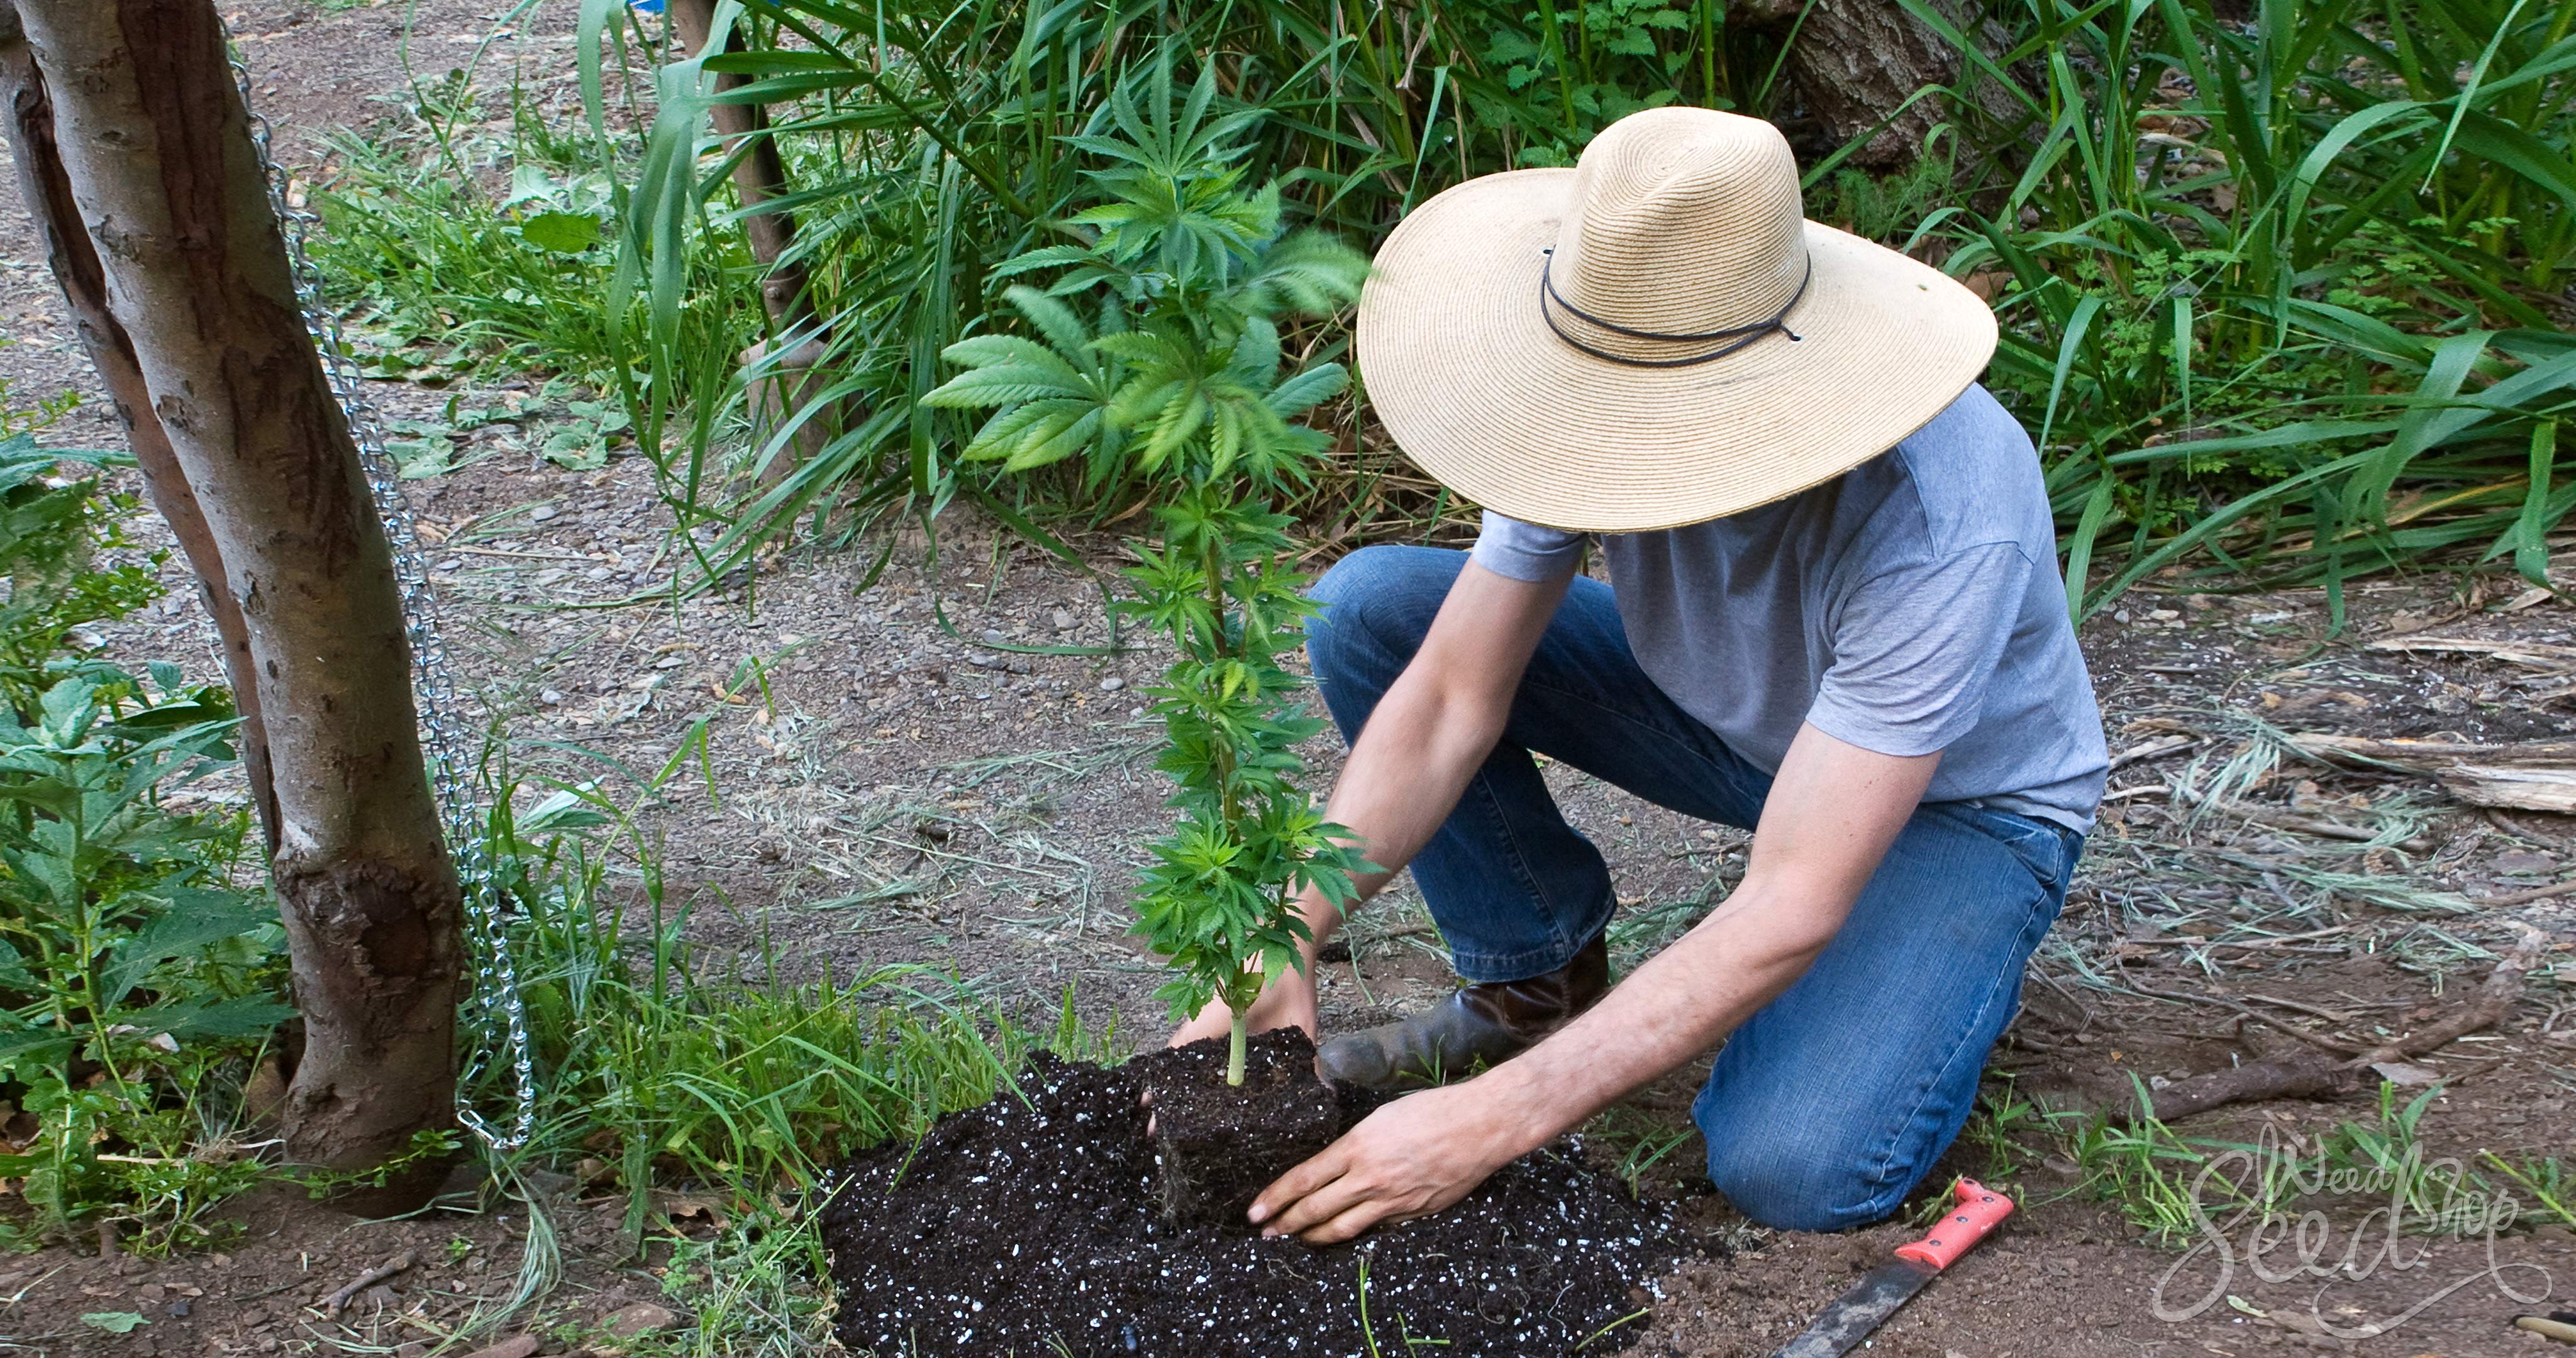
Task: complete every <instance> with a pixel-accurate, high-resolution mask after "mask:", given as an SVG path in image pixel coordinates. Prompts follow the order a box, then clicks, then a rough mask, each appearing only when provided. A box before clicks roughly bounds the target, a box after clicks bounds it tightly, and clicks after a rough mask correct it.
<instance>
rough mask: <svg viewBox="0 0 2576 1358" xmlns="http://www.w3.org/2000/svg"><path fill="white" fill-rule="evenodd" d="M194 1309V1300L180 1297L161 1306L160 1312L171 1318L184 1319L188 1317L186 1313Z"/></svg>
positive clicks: (195, 1306) (195, 1307) (195, 1305)
mask: <svg viewBox="0 0 2576 1358" xmlns="http://www.w3.org/2000/svg"><path fill="white" fill-rule="evenodd" d="M196 1309H197V1304H196V1303H195V1302H192V1301H190V1300H188V1299H187V1298H186V1297H181V1298H179V1299H178V1300H177V1301H174V1302H172V1303H170V1304H169V1305H168V1306H166V1307H164V1308H162V1314H163V1315H166V1316H168V1317H170V1318H171V1319H172V1320H186V1319H187V1318H188V1313H189V1312H191V1311H194V1310H196Z"/></svg>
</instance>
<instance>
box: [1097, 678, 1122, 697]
mask: <svg viewBox="0 0 2576 1358" xmlns="http://www.w3.org/2000/svg"><path fill="white" fill-rule="evenodd" d="M1125 687H1127V681H1126V680H1124V679H1121V678H1119V677H1118V676H1117V675H1114V674H1113V675H1111V676H1109V677H1108V678H1106V679H1103V680H1101V681H1100V691H1101V692H1103V693H1116V692H1117V691H1118V690H1120V689H1122V688H1125Z"/></svg>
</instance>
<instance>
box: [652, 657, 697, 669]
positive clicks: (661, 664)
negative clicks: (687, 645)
mask: <svg viewBox="0 0 2576 1358" xmlns="http://www.w3.org/2000/svg"><path fill="white" fill-rule="evenodd" d="M688 663H689V662H688V658H687V657H685V656H676V655H666V656H664V657H662V658H661V659H659V660H656V661H654V662H653V668H655V669H657V670H676V669H678V668H679V667H681V666H682V665H685V664H688Z"/></svg>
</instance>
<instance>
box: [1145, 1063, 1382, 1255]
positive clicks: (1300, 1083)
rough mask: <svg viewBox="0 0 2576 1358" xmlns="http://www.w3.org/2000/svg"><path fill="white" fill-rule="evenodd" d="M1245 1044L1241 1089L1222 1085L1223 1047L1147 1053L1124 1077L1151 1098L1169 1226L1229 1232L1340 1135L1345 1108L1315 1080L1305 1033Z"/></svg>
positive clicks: (1150, 1133) (1152, 1126)
mask: <svg viewBox="0 0 2576 1358" xmlns="http://www.w3.org/2000/svg"><path fill="white" fill-rule="evenodd" d="M1263 1036H1264V1040H1263V1041H1261V1042H1259V1043H1246V1044H1245V1046H1246V1048H1247V1050H1246V1051H1245V1052H1244V1062H1243V1083H1242V1084H1240V1085H1230V1084H1227V1083H1226V1082H1225V1062H1226V1041H1225V1039H1224V1038H1218V1037H1211V1038H1207V1039H1205V1040H1202V1041H1198V1042H1192V1043H1190V1044H1189V1045H1187V1046H1183V1047H1166V1048H1164V1049H1163V1050H1161V1051H1155V1052H1147V1053H1146V1054H1145V1055H1143V1056H1139V1057H1137V1058H1136V1059H1135V1060H1134V1061H1133V1062H1131V1063H1129V1065H1128V1067H1127V1070H1128V1073H1130V1074H1131V1075H1133V1076H1135V1077H1136V1082H1137V1084H1138V1085H1139V1086H1141V1087H1142V1088H1143V1089H1144V1091H1145V1092H1146V1094H1147V1095H1148V1096H1150V1099H1151V1107H1152V1109H1153V1112H1152V1114H1151V1115H1150V1116H1149V1117H1148V1118H1147V1119H1146V1125H1147V1127H1148V1129H1149V1130H1148V1133H1147V1134H1148V1136H1149V1137H1150V1138H1151V1139H1152V1141H1153V1143H1154V1163H1155V1168H1156V1169H1157V1170H1158V1171H1160V1173H1159V1175H1158V1178H1159V1181H1160V1187H1161V1190H1162V1210H1163V1219H1164V1220H1166V1221H1172V1222H1208V1223H1211V1224H1217V1225H1231V1224H1233V1223H1235V1222H1239V1221H1241V1220H1243V1214H1244V1212H1245V1210H1246V1209H1248V1208H1250V1207H1251V1206H1252V1200H1253V1199H1254V1198H1257V1197H1259V1196H1261V1190H1262V1189H1264V1188H1267V1187H1269V1186H1270V1183H1271V1181H1272V1180H1274V1179H1277V1178H1278V1177H1279V1176H1280V1175H1282V1174H1285V1173H1287V1172H1288V1171H1289V1170H1292V1169H1295V1168H1296V1167H1297V1166H1298V1165H1300V1164H1303V1163H1304V1162H1305V1161H1306V1160H1307V1159H1309V1158H1310V1157H1312V1156H1314V1155H1315V1154H1316V1153H1318V1152H1320V1151H1322V1150H1323V1149H1324V1148H1325V1147H1326V1146H1329V1145H1331V1144H1333V1138H1334V1137H1337V1136H1340V1135H1341V1134H1342V1105H1341V1100H1340V1099H1339V1098H1337V1097H1335V1096H1334V1094H1333V1089H1332V1086H1330V1085H1327V1084H1325V1083H1324V1082H1323V1081H1322V1080H1320V1079H1317V1078H1316V1076H1315V1044H1314V1042H1313V1041H1312V1040H1311V1039H1309V1038H1308V1037H1307V1036H1306V1033H1305V1030H1304V1029H1301V1028H1283V1029H1280V1030H1279V1031H1278V1033H1277V1034H1276V1036H1272V1035H1269V1034H1264V1035H1263Z"/></svg>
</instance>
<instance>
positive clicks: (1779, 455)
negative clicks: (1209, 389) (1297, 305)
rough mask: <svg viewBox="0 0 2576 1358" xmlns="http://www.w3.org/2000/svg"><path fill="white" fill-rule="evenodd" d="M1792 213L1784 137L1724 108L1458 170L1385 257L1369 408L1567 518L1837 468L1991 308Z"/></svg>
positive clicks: (1365, 333)
mask: <svg viewBox="0 0 2576 1358" xmlns="http://www.w3.org/2000/svg"><path fill="white" fill-rule="evenodd" d="M1800 212H1801V209H1800V206H1799V201H1798V166H1797V162H1796V160H1795V159H1794V158H1792V156H1791V155H1790V153H1789V145H1788V142H1787V141H1786V140H1785V139H1784V138H1782V137H1781V135H1780V133H1779V132H1778V131H1777V130H1776V129H1774V128H1773V127H1772V126H1771V125H1770V124H1768V123H1766V122H1763V121H1761V120H1760V119H1756V118H1746V117H1742V116H1739V115H1737V114H1733V113H1721V112H1718V111H1717V110H1714V109H1694V108H1662V109H1650V110H1648V111H1646V112H1643V113H1636V114H1631V115H1630V116H1628V117H1626V118H1622V119H1620V120H1619V121H1618V122H1615V123H1613V124H1611V125H1610V126H1609V127H1606V128H1604V129H1602V131H1601V134H1600V135H1599V136H1597V137H1595V138H1593V140H1592V143H1591V145H1589V146H1587V147H1585V148H1584V151H1583V157H1582V159H1581V160H1580V161H1579V162H1577V165H1576V167H1575V168H1573V169H1570V170H1569V169H1536V170H1511V171H1506V172H1504V173H1502V174H1491V175H1486V176H1484V177H1482V178H1478V179H1471V180H1468V181H1467V182H1466V183H1463V184H1460V185H1457V186H1456V187H1454V188H1451V189H1449V190H1447V191H1445V192H1443V193H1441V194H1440V195H1438V196H1437V197H1434V198H1433V199H1432V200H1431V201H1429V202H1427V203H1424V204H1423V205H1422V206H1420V207H1418V208H1415V209H1414V210H1413V211H1412V212H1411V213H1410V214H1408V215H1407V216H1406V217H1405V219H1404V221H1403V222H1402V223H1400V224H1399V225H1397V227H1396V229H1395V231H1394V233H1393V234H1391V235H1389V236H1388V237H1387V240H1386V243H1385V244H1384V245H1382V246H1380V247H1379V248H1378V254H1377V267H1376V269H1375V271H1374V272H1373V273H1372V274H1371V276H1370V278H1369V281H1368V284H1367V286H1366V287H1365V288H1364V289H1363V290H1362V291H1361V293H1360V319H1359V342H1358V357H1359V371H1360V380H1361V382H1362V383H1363V384H1364V385H1365V387H1366V390H1367V392H1368V399H1369V404H1370V406H1371V407H1372V408H1373V409H1374V410H1375V411H1376V412H1377V415H1378V418H1379V419H1380V420H1381V421H1382V422H1383V423H1384V424H1385V426H1386V430H1387V432H1388V433H1389V434H1391V435H1393V436H1394V438H1395V441H1396V442H1397V443H1399V444H1401V445H1402V446H1403V448H1404V451H1405V452H1406V453H1407V454H1409V455H1410V456H1411V457H1412V458H1413V460H1414V461H1415V462H1416V463H1418V464H1420V465H1421V466H1422V468H1423V469H1424V470H1425V471H1428V472H1430V473H1431V474H1432V475H1433V476H1435V477H1437V478H1439V480H1440V482H1441V484H1443V485H1445V486H1447V487H1448V488H1449V489H1451V490H1453V491H1455V492H1457V493H1458V494H1460V495H1463V496H1465V497H1467V498H1469V499H1471V500H1474V501H1476V502H1478V503H1480V504H1482V505H1484V506H1485V507H1486V508H1488V509H1495V510H1500V511H1501V512H1503V513H1505V514H1508V515H1511V516H1512V517H1514V518H1518V519H1525V520H1528V521H1529V522H1531V523H1539V524H1546V525H1548V526H1549V527H1552V528H1565V529H1574V530H1581V531H1586V532H1601V533H1629V532H1643V531H1647V530H1650V529H1657V528H1671V527H1676V526H1679V525H1682V524H1691V523H1699V522H1702V521H1703V520H1707V519H1714V518H1720V517H1723V516H1725V515H1729V514H1738V513H1742V512H1743V511H1745V510H1747V509H1751V508H1753V507H1754V506H1756V505H1761V504H1767V503H1769V502H1771V501H1773V500H1777V499H1780V498H1781V497H1783V496H1787V495H1794V494H1796V493H1798V492H1799V491H1801V490H1804V489H1806V488H1808V487H1810V486H1814V485H1817V484H1820V483H1822V482H1824V481H1826V480H1829V479H1831V478H1833V477H1835V476H1839V475H1841V474H1842V473H1843V472H1846V471H1848V470H1850V469H1851V468H1853V467H1856V466H1858V465H1860V464H1861V463H1862V462H1865V461H1868V460H1869V459H1870V458H1873V457H1876V456H1878V455H1879V454H1881V453H1884V452H1886V451H1887V450H1888V449H1890V448H1892V447H1894V446H1896V444H1897V443H1898V442H1899V441H1900V440H1902V439H1904V438H1905V437H1906V436H1907V435H1908V434H1911V433H1912V432H1914V431H1915V430H1917V429H1920V428H1922V427H1923V425H1924V424H1925V422H1927V421H1929V420H1930V419H1931V418H1932V417H1933V416H1935V415H1937V414H1939V413H1940V412H1941V409H1942V407H1944V406H1947V405H1948V404H1950V402H1951V401H1953V400H1955V399H1957V398H1958V395H1959V393H1960V392H1961V391H1962V390H1964V389H1966V387H1967V386H1968V384H1969V383H1970V382H1973V381H1975V380H1976V377H1977V373H1978V371H1979V370H1980V369H1982V368H1983V367H1985V364H1986V360H1987V358H1988V357H1989V356H1990V355H1992V354H1993V353H1994V349H1995V317H1994V313H1993V312H1992V311H1991V310H1989V309H1987V307H1986V304H1985V302H1984V301H1983V300H1981V299H1980V298H1978V296H1977V295H1976V294H1975V293H1972V292H1970V291H1968V290H1967V289H1966V288H1964V287H1961V286H1960V285H1959V284H1958V283H1956V282H1954V281H1952V280H1951V279H1949V278H1947V277H1945V276H1943V275H1942V273H1941V271H1940V270H1938V269H1935V268H1932V267H1930V266H1928V265H1926V264H1923V263H1921V262H1920V261H1917V260H1913V259H1909V258H1907V257H1906V256H1904V255H1902V254H1900V253H1898V252H1896V251H1894V250H1890V249H1888V248H1886V247H1885V246H1882V245H1878V244H1876V243H1874V242H1871V241H1866V240H1862V239H1861V238H1859V237H1857V236H1853V235H1851V234H1849V233H1847V232H1843V231H1837V230H1835V229H1834V228H1832V227H1830V226H1826V225H1823V224H1821V223H1818V222H1810V221H1806V220H1803V219H1802V217H1801V216H1800Z"/></svg>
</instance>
